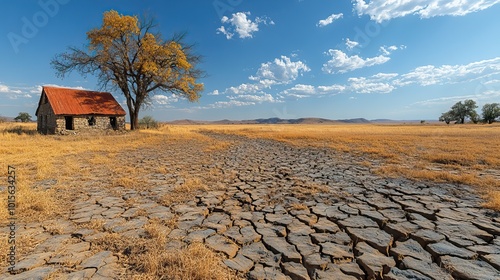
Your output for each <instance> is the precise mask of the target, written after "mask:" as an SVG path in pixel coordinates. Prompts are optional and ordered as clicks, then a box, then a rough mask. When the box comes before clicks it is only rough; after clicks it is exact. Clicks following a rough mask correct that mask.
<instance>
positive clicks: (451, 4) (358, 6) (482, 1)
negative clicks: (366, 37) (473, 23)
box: [353, 0, 500, 23]
mask: <svg viewBox="0 0 500 280" xmlns="http://www.w3.org/2000/svg"><path fill="white" fill-rule="evenodd" d="M353 2H354V10H355V11H356V12H357V13H358V15H369V16H370V18H371V19H372V20H374V21H376V22H379V23H380V22H383V21H385V20H391V19H393V18H399V17H404V16H407V15H413V14H415V15H418V16H420V18H431V17H435V16H447V15H449V16H464V15H467V14H469V13H473V12H477V11H481V10H485V9H488V8H489V7H491V6H493V5H495V4H497V3H500V0H451V1H450V0H403V1H400V0H389V1H387V0H370V1H365V0H354V1H353Z"/></svg>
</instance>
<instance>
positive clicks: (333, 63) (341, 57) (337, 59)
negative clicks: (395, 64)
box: [322, 49, 390, 74]
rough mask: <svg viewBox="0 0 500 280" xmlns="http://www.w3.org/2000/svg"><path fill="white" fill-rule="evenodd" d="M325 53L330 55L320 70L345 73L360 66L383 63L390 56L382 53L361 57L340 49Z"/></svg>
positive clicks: (330, 72) (329, 72)
mask: <svg viewBox="0 0 500 280" xmlns="http://www.w3.org/2000/svg"><path fill="white" fill-rule="evenodd" d="M326 55H328V56H331V59H330V60H329V61H328V62H326V63H325V64H323V68H322V70H323V72H325V73H328V74H335V73H346V72H350V71H354V70H356V69H360V68H365V67H371V66H375V65H379V64H384V63H386V62H387V61H389V60H390V57H388V56H384V55H379V56H376V57H370V58H361V57H360V56H358V55H353V56H349V55H347V54H346V53H344V52H342V51H341V50H333V49H330V50H328V52H326Z"/></svg>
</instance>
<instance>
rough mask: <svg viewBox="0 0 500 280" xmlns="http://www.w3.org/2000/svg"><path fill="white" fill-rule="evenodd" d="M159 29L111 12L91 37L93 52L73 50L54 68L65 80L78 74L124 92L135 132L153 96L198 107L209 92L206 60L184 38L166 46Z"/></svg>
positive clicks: (54, 62)
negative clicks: (163, 95)
mask: <svg viewBox="0 0 500 280" xmlns="http://www.w3.org/2000/svg"><path fill="white" fill-rule="evenodd" d="M155 28H156V25H155V24H154V23H153V21H152V20H150V19H146V20H141V21H139V19H138V17H137V16H127V15H120V14H119V13H118V12H116V11H113V10H111V11H108V12H105V13H104V17H103V21H102V26H101V27H100V28H95V29H92V30H90V31H89V32H87V38H88V40H89V46H88V48H86V49H79V48H75V47H70V48H69V51H68V52H65V53H62V54H59V55H57V56H56V57H55V58H54V59H53V60H52V62H51V63H52V66H53V67H54V68H55V70H56V72H57V74H58V75H59V76H61V77H64V76H65V75H66V74H68V73H70V72H72V71H73V70H76V71H77V72H79V73H80V74H82V75H87V74H92V75H96V76H97V77H98V79H99V82H100V84H101V86H102V87H103V88H108V87H110V88H112V89H118V90H120V91H121V92H122V93H123V95H124V96H125V98H126V100H127V107H128V110H129V114H130V123H131V129H132V130H133V129H137V128H138V116H139V111H140V109H141V107H143V106H144V105H145V104H149V102H150V98H151V96H152V95H153V94H156V93H160V92H164V93H170V94H174V95H178V96H182V97H185V98H187V99H188V100H189V101H196V100H198V99H199V98H200V92H201V91H202V90H203V84H201V83H198V82H197V80H198V79H199V78H201V77H202V76H203V71H201V70H200V69H198V68H197V65H198V63H199V62H200V59H201V57H200V56H199V55H196V54H194V53H193V48H192V46H191V45H186V44H184V43H183V39H184V36H183V35H174V36H173V38H172V39H170V40H163V39H162V37H161V34H159V33H157V32H156V33H155V32H153V30H154V29H155Z"/></svg>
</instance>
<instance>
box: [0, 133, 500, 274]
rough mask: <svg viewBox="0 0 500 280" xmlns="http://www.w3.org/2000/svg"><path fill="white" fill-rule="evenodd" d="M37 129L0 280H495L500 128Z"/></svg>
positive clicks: (5, 144)
mask: <svg viewBox="0 0 500 280" xmlns="http://www.w3.org/2000/svg"><path fill="white" fill-rule="evenodd" d="M35 128H36V126H35V125H33V124H29V125H23V126H19V125H13V124H1V125H0V168H1V169H3V170H0V195H1V198H0V199H1V201H2V204H1V207H0V222H1V224H0V226H1V228H0V252H1V255H0V262H1V263H2V265H1V266H0V268H2V270H1V271H0V279H500V272H499V271H500V215H499V214H500V212H499V210H500V169H499V166H500V150H499V149H498V147H500V126H499V125H491V126H490V125H463V126H458V125H456V126H455V125H450V126H446V125H429V124H424V125H420V124H419V125H402V124H401V125H340V124H339V125H303V126H302V125H268V126H264V125H259V126H257V125H233V126H231V125H227V126H214V125H196V126H195V125H192V126H167V125H165V126H163V127H161V128H160V129H158V130H145V131H140V132H127V133H123V134H110V135H91V134H85V135H69V136H42V135H38V134H36V132H35ZM8 166H12V167H14V168H15V174H16V182H15V185H16V192H15V209H14V210H15V211H14V212H13V213H11V212H9V208H8V193H7V190H8V188H7V187H8V185H10V184H11V183H9V182H8V178H7V171H8ZM12 217H14V218H15V220H14V223H15V232H14V240H15V244H16V248H15V250H14V253H15V265H14V266H12V267H11V266H10V265H9V256H8V254H9V252H12V250H11V248H10V246H11V244H8V241H10V240H12V238H11V237H12V232H11V229H10V227H9V225H10V224H9V223H10V222H11V221H12V220H11V218H12ZM9 267H11V268H10V269H11V270H12V272H13V274H11V273H9V272H8V269H9Z"/></svg>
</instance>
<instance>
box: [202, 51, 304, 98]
mask: <svg viewBox="0 0 500 280" xmlns="http://www.w3.org/2000/svg"><path fill="white" fill-rule="evenodd" d="M309 71H311V69H310V68H309V67H308V66H307V65H306V64H305V63H304V62H303V61H300V60H298V61H292V60H291V59H290V58H289V57H287V56H285V55H282V56H280V57H279V58H276V59H274V60H273V61H269V62H265V63H262V64H261V65H260V67H259V69H258V70H257V72H256V73H255V75H253V76H250V77H248V79H249V80H250V81H252V82H250V83H243V84H240V85H238V86H232V87H228V88H226V89H225V90H224V91H219V90H214V91H212V92H211V93H209V95H225V96H226V98H228V99H230V100H229V101H217V102H215V103H213V104H211V105H209V106H208V107H209V108H228V107H233V106H249V105H256V104H261V103H280V102H283V100H282V99H281V98H277V97H275V96H273V95H272V94H269V93H268V92H266V91H267V90H269V89H271V87H272V86H275V85H286V84H289V83H291V82H293V81H295V80H296V79H297V78H298V77H299V76H301V75H303V73H305V72H309Z"/></svg>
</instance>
